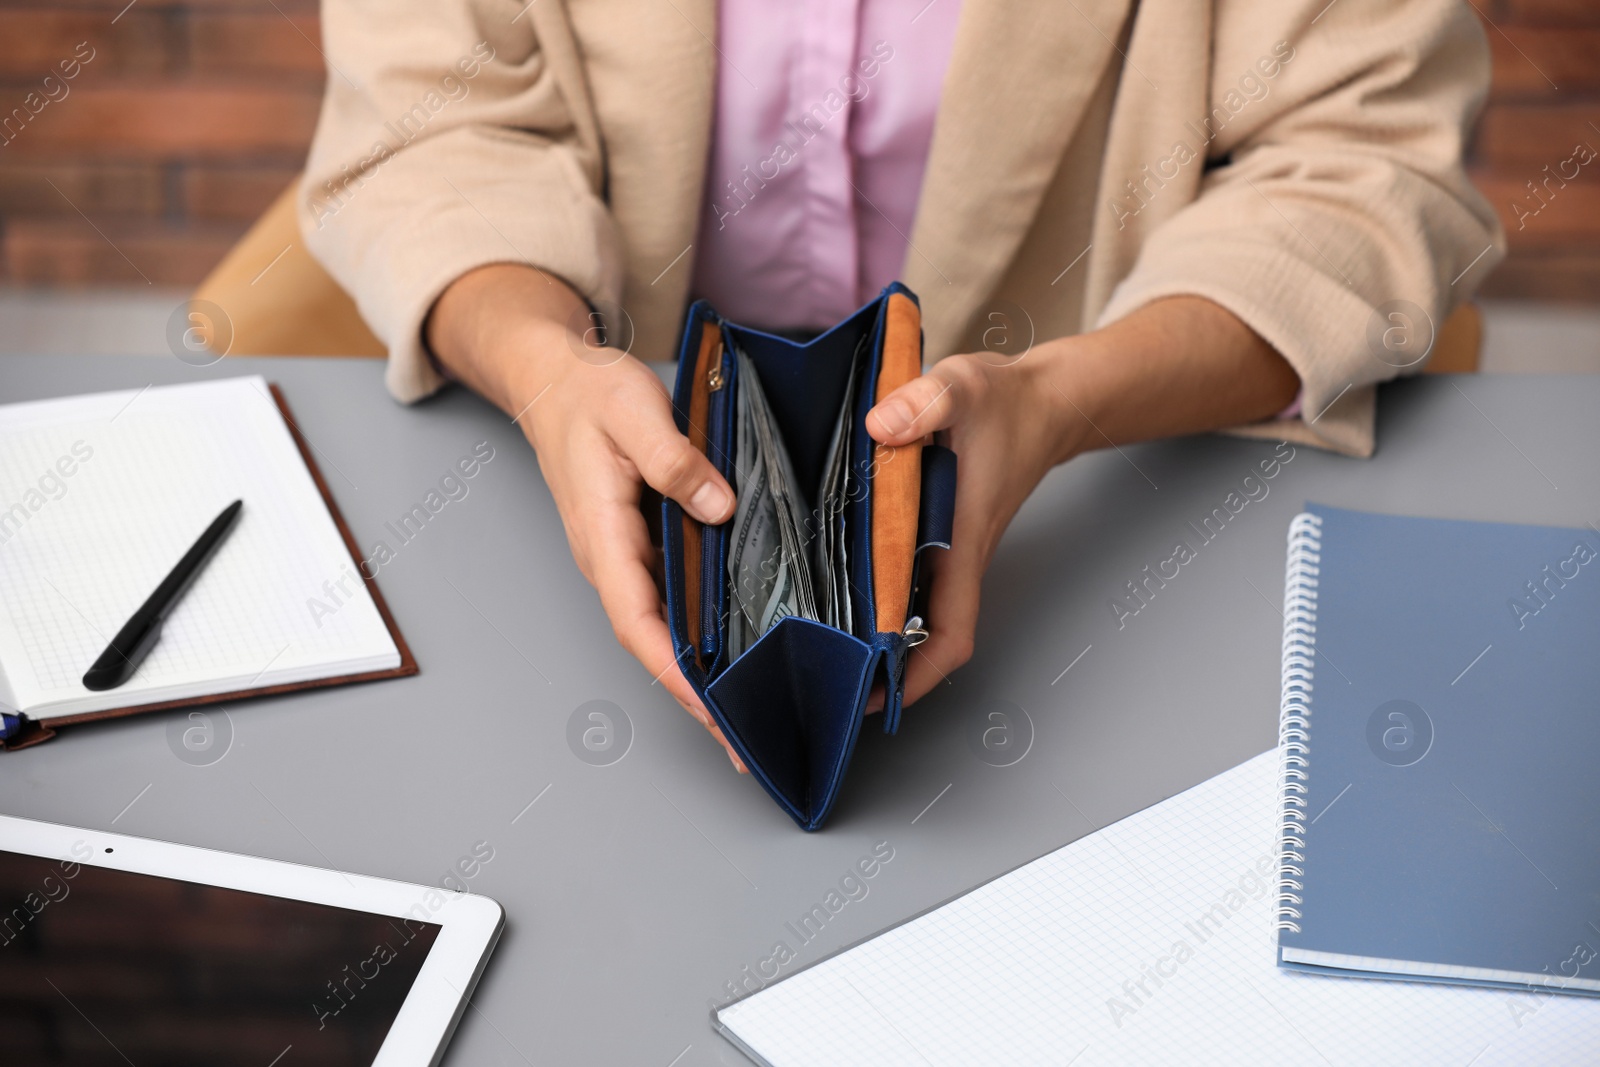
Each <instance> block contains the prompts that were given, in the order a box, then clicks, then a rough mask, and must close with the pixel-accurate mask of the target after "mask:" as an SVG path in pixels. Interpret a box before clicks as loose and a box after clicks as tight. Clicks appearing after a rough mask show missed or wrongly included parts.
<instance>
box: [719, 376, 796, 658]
mask: <svg viewBox="0 0 1600 1067" xmlns="http://www.w3.org/2000/svg"><path fill="white" fill-rule="evenodd" d="M735 358H736V359H737V360H738V365H739V366H738V372H737V375H736V376H735V379H734V383H735V386H734V388H735V396H734V418H735V420H736V423H735V427H736V429H735V433H736V441H735V447H734V479H735V485H734V490H735V492H736V493H737V495H738V505H737V507H736V509H735V511H734V516H733V529H732V531H731V533H730V537H729V541H728V583H729V591H730V594H731V595H730V597H729V607H730V610H729V613H728V633H727V638H726V643H725V647H726V649H727V654H728V660H729V661H730V662H731V661H732V660H733V659H736V658H737V657H738V656H739V655H741V654H742V653H743V652H744V650H745V649H747V648H749V647H750V646H751V645H752V644H754V643H755V642H756V640H757V639H759V638H760V636H761V635H762V634H764V633H766V632H767V630H769V629H770V628H771V627H772V626H773V624H775V623H776V622H777V621H778V620H779V619H781V618H784V617H785V616H788V615H799V616H801V617H803V618H808V619H816V618H818V614H817V604H816V597H815V594H814V592H813V589H812V576H811V564H810V554H809V551H808V542H809V536H808V529H807V524H806V521H805V520H806V515H805V503H804V498H803V497H802V496H801V494H800V492H799V489H798V486H797V485H796V482H795V476H794V469H793V466H792V465H791V463H790V460H789V454H788V450H787V449H785V448H784V446H783V441H782V439H781V438H780V436H779V435H778V430H777V423H776V421H775V420H774V419H773V416H772V410H771V408H770V407H769V406H768V404H767V398H766V394H765V393H764V392H763V391H762V389H761V380H760V378H759V377H758V376H757V373H756V369H755V365H754V364H753V363H752V362H751V361H750V357H749V356H748V355H746V354H745V353H744V352H742V351H738V350H737V349H736V350H735Z"/></svg>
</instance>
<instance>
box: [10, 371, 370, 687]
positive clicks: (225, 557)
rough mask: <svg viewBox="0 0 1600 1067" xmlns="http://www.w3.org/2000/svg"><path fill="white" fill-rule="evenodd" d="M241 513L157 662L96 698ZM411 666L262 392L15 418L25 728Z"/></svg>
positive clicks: (133, 401)
mask: <svg viewBox="0 0 1600 1067" xmlns="http://www.w3.org/2000/svg"><path fill="white" fill-rule="evenodd" d="M236 498H237V499H243V500H244V510H243V513H242V515H241V516H240V519H239V521H238V524H237V525H236V526H235V528H234V530H233V532H232V534H231V535H230V536H229V537H228V539H227V541H226V542H225V543H224V544H223V546H222V548H221V549H220V550H219V551H218V552H217V554H216V556H215V557H214V558H213V559H212V560H211V562H210V563H209V564H208V565H207V567H206V569H205V570H204V572H202V574H201V576H200V578H199V579H198V580H197V581H196V583H195V585H194V586H193V587H192V588H191V589H190V590H189V592H188V594H187V595H186V596H185V597H184V599H183V600H182V601H181V602H180V603H179V605H178V606H177V608H176V609H175V610H174V611H173V613H172V614H171V615H170V616H169V617H168V619H167V622H166V625H165V628H164V629H163V631H162V635H161V639H160V641H159V643H158V644H157V645H156V647H155V648H154V650H153V651H152V652H151V653H150V655H149V657H148V658H147V659H146V660H145V661H144V663H143V664H142V665H141V666H140V668H139V670H138V671H137V672H136V673H135V674H134V676H133V678H132V679H130V680H129V681H128V682H127V683H125V684H124V685H123V686H121V687H119V688H118V689H115V690H111V691H109V692H106V693H98V694H91V693H89V691H88V690H86V689H84V688H83V685H82V682H81V679H82V677H83V673H84V671H85V670H87V669H88V667H89V665H90V664H91V663H93V662H94V660H95V658H96V657H97V656H99V654H100V653H101V651H103V650H104V649H105V647H106V645H107V644H108V643H109V642H110V640H111V638H112V636H113V635H115V634H116V632H117V630H118V629H120V628H121V627H122V625H123V623H125V622H126V621H127V620H128V618H129V616H131V615H132V614H133V612H134V611H135V610H136V609H137V608H138V607H139V605H140V604H141V603H143V602H144V600H145V598H146V597H148V596H149V594H150V592H151V591H152V590H153V589H154V588H155V587H156V585H157V584H159V583H160V581H161V579H162V578H163V577H165V576H166V574H167V573H168V572H169V571H171V569H172V568H173V566H174V565H175V564H176V563H177V562H178V560H179V558H180V557H182V555H183V553H184V552H185V551H187V550H188V548H189V547H190V545H192V544H193V543H194V541H195V540H196V539H197V538H198V537H199V536H200V533H201V532H202V531H203V530H204V529H205V528H206V526H207V525H209V524H210V522H211V521H212V520H213V519H214V518H216V516H217V514H218V513H219V512H220V511H221V510H222V509H223V508H224V507H225V506H227V505H228V504H229V503H230V502H231V501H233V500H234V499H236ZM318 605H320V607H319V606H318ZM398 664H399V652H398V649H397V648H396V647H395V644H394V641H393V639H392V638H391V637H390V636H389V633H388V630H387V628H386V627H385V626H384V624H383V620H382V618H381V617H380V616H379V614H378V611H377V608H376V606H375V605H374V603H373V601H372V598H371V596H370V595H369V594H368V593H367V591H366V589H365V588H364V587H363V586H362V584H361V582H360V581H359V580H358V575H357V571H356V563H355V561H353V560H352V559H351V558H350V553H349V552H348V550H347V549H346V548H345V545H344V542H343V540H342V539H341V538H340V536H339V532H338V529H337V528H336V527H335V526H334V523H333V519H332V516H331V515H329V513H328V509H327V507H326V505H325V504H324V503H323V500H322V496H321V494H320V493H319V492H318V491H317V488H316V485H315V483H314V482H313V481H312V479H311V475H310V472H309V471H308V470H307V469H306V466H305V462H304V460H303V459H302V458H301V456H300V453H299V450H298V448H297V447H296V445H295V443H294V440H293V438H292V437H291V436H290V434H289V431H288V427H287V426H286V424H285V423H284V421H283V417H282V415H281V413H280V412H279V410H278V408H277V405H276V404H275V403H274V401H273V400H272V398H271V394H270V392H269V391H268V388H267V385H266V383H265V381H263V380H262V379H261V378H259V377H249V378H230V379H223V380H220V381H215V382H207V383H203V384H196V385H183V386H171V387H167V388H160V389H155V388H152V389H147V390H143V391H138V392H134V391H130V392H126V393H112V394H97V395H94V396H87V397H75V398H69V399H65V400H53V401H41V402H37V403H29V404H12V405H6V406H4V407H0V668H3V670H4V673H5V679H6V682H7V683H8V685H7V688H8V689H9V690H10V695H11V696H12V697H13V698H14V701H15V703H16V704H17V705H18V706H19V707H20V708H22V709H23V710H24V711H28V712H29V713H30V714H33V715H35V716H36V717H42V718H47V717H48V716H49V715H50V714H51V713H54V714H69V713H73V712H78V711H90V710H96V709H97V708H99V707H119V706H125V705H129V704H137V703H148V702H153V701H155V700H162V699H178V698H181V697H184V696H193V695H199V694H201V693H205V692H222V691H226V690H228V689H234V688H243V687H255V686H266V685H274V684H280V683H285V682H293V681H304V680H307V679H310V678H317V677H328V676H332V675H336V674H343V673H353V672H355V671H362V670H374V669H380V668H383V667H393V666H397V665H398Z"/></svg>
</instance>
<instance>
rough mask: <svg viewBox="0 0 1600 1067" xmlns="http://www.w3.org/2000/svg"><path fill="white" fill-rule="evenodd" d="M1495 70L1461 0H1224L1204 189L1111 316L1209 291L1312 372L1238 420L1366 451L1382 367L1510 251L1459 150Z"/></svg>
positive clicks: (1410, 355)
mask: <svg viewBox="0 0 1600 1067" xmlns="http://www.w3.org/2000/svg"><path fill="white" fill-rule="evenodd" d="M1272 71H1275V73H1273V74H1272V76H1270V77H1269V76H1268V72H1272ZM1488 84H1489V57H1488V45H1487V42H1486V40H1485V38H1484V33H1483V29H1482V27H1481V26H1480V25H1479V23H1478V21H1477V19H1476V18H1475V17H1474V16H1473V15H1472V13H1471V11H1470V10H1468V8H1467V7H1466V6H1465V5H1463V4H1461V3H1459V0H1406V2H1403V3H1399V2H1395V0H1335V2H1334V3H1333V4H1328V3H1327V0H1309V2H1302V0H1294V2H1284V0H1231V2H1230V0H1221V2H1219V3H1218V4H1217V8H1216V15H1215V23H1214V40H1213V58H1212V63H1211V74H1210V83H1209V93H1210V101H1209V103H1210V106H1211V108H1212V111H1211V114H1210V116H1209V117H1208V118H1206V119H1204V120H1202V119H1201V118H1200V117H1199V116H1197V117H1196V121H1195V123H1194V126H1195V127H1196V128H1200V127H1201V126H1202V125H1204V129H1205V132H1206V133H1207V134H1208V135H1212V136H1213V139H1212V140H1211V142H1210V145H1209V147H1208V149H1207V151H1206V156H1207V161H1206V162H1207V167H1208V169H1207V172H1206V174H1205V177H1204V178H1203V179H1202V181H1201V186H1200V192H1199V195H1198V197H1197V198H1196V199H1195V200H1193V201H1192V202H1191V203H1189V204H1187V205H1186V206H1184V207H1183V208H1182V209H1181V210H1179V211H1178V212H1177V213H1175V214H1174V215H1173V216H1172V217H1170V218H1168V219H1166V220H1165V221H1163V222H1162V223H1160V224H1159V225H1158V226H1157V227H1156V228H1155V229H1154V230H1152V232H1151V233H1150V234H1149V235H1148V236H1147V238H1146V240H1145V242H1144V244H1143V246H1142V247H1141V249H1140V252H1139V257H1138V259H1137V261H1136V262H1135V264H1134V268H1133V270H1132V271H1131V273H1130V274H1129V275H1128V276H1127V277H1126V278H1124V279H1123V280H1122V282H1121V283H1120V284H1119V285H1118V286H1117V288H1116V289H1115V290H1114V291H1113V293H1112V295H1111V299H1110V301H1109V302H1108V304H1107V306H1106V307H1105V309H1104V311H1103V312H1102V314H1101V316H1100V321H1101V322H1102V323H1105V322H1110V321H1113V320H1115V319H1118V318H1120V317H1122V316H1124V315H1126V314H1128V313H1129V312H1130V311H1133V310H1134V309H1135V308H1137V307H1139V306H1140V305H1142V304H1145V303H1148V302H1149V301H1151V300H1154V299H1157V298H1160V297H1163V296H1171V295H1179V294H1188V295H1197V296H1203V297H1206V298H1208V299H1210V300H1213V301H1215V302H1216V303H1218V304H1220V305H1222V306H1223V307H1225V308H1227V309H1228V310H1229V311H1231V312H1233V313H1234V314H1235V315H1237V316H1238V317H1239V318H1240V319H1242V320H1243V321H1244V322H1245V323H1246V324H1248V325H1249V326H1250V327H1251V328H1252V329H1253V330H1255V332H1256V333H1257V334H1259V335H1260V336H1261V337H1262V338H1264V339H1265V340H1266V341H1268V342H1269V343H1270V344H1272V345H1273V346H1274V347H1275V348H1276V349H1277V350H1278V352H1280V353H1281V354H1282V355H1283V356H1284V358H1285V359H1287V360H1288V361H1289V363H1290V364H1291V365H1292V366H1293V367H1294V369H1295V370H1296V371H1297V372H1298V373H1299V375H1300V381H1301V384H1302V392H1301V403H1300V414H1299V415H1297V416H1296V417H1294V418H1292V419H1285V420H1280V421H1278V422H1275V423H1268V424H1264V425H1261V426H1257V427H1250V428H1246V430H1245V432H1252V431H1253V432H1255V433H1259V434H1270V435H1271V436H1273V437H1290V438H1294V439H1297V440H1300V441H1302V442H1305V443H1308V444H1315V445H1320V446H1322V447H1326V448H1332V449H1335V450H1338V451H1341V452H1346V453H1349V454H1352V455H1370V454H1371V452H1372V450H1373V445H1374V441H1373V422H1374V419H1373V410H1374V395H1375V383H1377V382H1379V381H1382V380H1384V379H1387V378H1393V377H1395V376H1397V375H1400V374H1406V373H1415V372H1417V371H1419V370H1420V369H1421V366H1422V362H1423V360H1422V356H1423V354H1424V352H1425V351H1426V350H1427V346H1428V345H1429V344H1430V343H1431V339H1432V337H1433V336H1434V335H1435V334H1436V332H1437V329H1438V327H1440V326H1441V325H1442V324H1443V322H1444V319H1445V317H1446V316H1447V315H1448V314H1449V312H1450V311H1451V310H1452V309H1453V308H1454V307H1455V306H1456V305H1457V304H1459V303H1461V302H1463V301H1464V300H1465V299H1467V297H1468V296H1469V295H1470V290H1471V289H1472V288H1473V287H1474V285H1475V284H1476V282H1477V281H1478V280H1479V279H1481V278H1483V277H1484V276H1485V275H1486V274H1487V273H1488V271H1489V269H1490V268H1491V267H1493V266H1494V264H1495V263H1497V262H1498V261H1499V259H1500V258H1501V257H1502V255H1503V254H1504V244H1505V237H1504V233H1503V232H1502V230H1501V228H1500V224H1499V222H1498V220H1497V218H1496V216H1495V214H1494V212H1493V210H1492V209H1491V208H1490V206H1489V205H1488V203H1487V202H1486V201H1485V200H1484V199H1483V197H1482V196H1480V195H1479V194H1478V192H1477V191H1476V190H1475V189H1474V188H1473V187H1472V185H1471V184H1470V183H1469V181H1468V180H1467V176H1466V173H1465V171H1464V170H1463V167H1462V152H1463V148H1464V144H1465V141H1466V138H1467V136H1468V134H1469V132H1470V128H1471V125H1472V123H1473V121H1474V120H1475V118H1476V116H1477V113H1478V111H1479V109H1480V108H1481V106H1482V103H1483V99H1484V96H1485V94H1486V92H1487V90H1488ZM1417 310H1420V312H1421V318H1419V317H1418V315H1417V314H1416V312H1417Z"/></svg>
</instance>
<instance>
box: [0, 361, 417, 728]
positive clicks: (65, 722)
mask: <svg viewBox="0 0 1600 1067" xmlns="http://www.w3.org/2000/svg"><path fill="white" fill-rule="evenodd" d="M268 388H270V389H271V390H272V399H273V400H275V401H277V403H278V410H279V412H281V413H282V415H283V421H284V422H285V423H287V424H288V426H289V433H290V434H291V435H292V436H293V437H294V443H295V445H296V446H297V447H298V448H299V449H300V458H301V459H302V460H304V461H305V465H306V469H307V470H308V471H310V472H311V480H312V481H313V482H315V483H316V485H317V491H318V492H319V493H321V494H322V502H323V503H324V504H326V505H327V508H328V514H329V515H331V516H333V524H334V525H335V526H337V527H338V528H339V536H340V537H342V538H343V539H344V545H345V548H346V549H348V550H349V552H350V558H351V562H353V563H354V564H355V565H356V572H357V573H358V574H360V575H361V580H362V581H363V582H365V583H366V585H367V592H369V593H371V594H372V602H373V603H374V604H376V605H377V608H378V614H379V615H380V616H381V617H382V618H383V624H384V625H385V626H387V627H388V628H389V636H390V637H392V638H393V639H394V644H395V648H397V649H398V650H399V651H400V665H399V666H398V667H390V668H388V669H386V670H381V671H364V672H362V673H360V674H343V675H339V676H338V677H334V678H314V679H312V680H310V681H305V682H293V683H291V684H288V685H264V686H260V687H258V688H255V689H236V690H234V691H233V692H230V693H210V694H208V695H206V696H199V697H189V698H187V699H185V700H164V701H160V702H158V703H154V704H136V705H134V706H132V707H127V708H108V709H106V710H105V711H88V712H84V713H83V714H81V715H63V716H61V717H60V718H53V719H51V720H50V722H49V723H41V722H37V721H35V720H33V719H28V720H27V722H26V723H25V724H24V725H23V728H22V730H21V732H19V733H17V734H16V735H15V736H13V737H10V738H8V739H6V740H4V741H0V751H7V752H9V751H14V750H16V749H19V748H27V747H29V746H30V745H37V744H39V743H41V742H44V741H48V740H50V739H51V738H52V737H54V736H55V735H56V731H57V729H59V728H60V727H63V726H75V725H77V724H78V723H81V722H98V721H99V720H101V719H120V718H123V717H124V716H127V715H142V714H144V713H145V712H147V711H168V710H170V709H172V708H188V707H195V706H197V705H202V704H220V703H222V702H223V701H226V700H242V699H244V698H246V697H262V696H275V695H277V694H279V693H292V692H296V691H297V690H301V689H317V688H321V687H322V686H328V685H347V684H349V683H352V682H375V681H377V680H378V679H380V678H401V677H404V676H406V675H408V674H416V673H417V660H416V657H414V656H413V655H412V654H411V647H410V646H409V645H407V644H406V639H405V638H404V637H403V636H401V634H400V627H398V626H396V625H395V621H394V616H393V615H391V614H390V613H389V605H388V604H387V603H385V602H384V599H383V594H382V593H380V592H379V591H378V583H377V581H376V580H375V579H373V578H370V577H368V576H367V572H366V571H365V570H364V569H363V568H362V567H361V549H360V548H359V547H358V546H357V545H356V539H355V536H354V535H353V534H351V533H350V527H349V526H348V525H346V524H345V521H344V516H343V515H341V514H340V513H339V505H338V504H337V503H336V502H335V501H334V499H333V494H332V493H330V492H328V483H327V482H326V481H325V480H324V479H323V477H322V471H321V470H319V469H318V468H317V462H316V460H315V459H313V458H312V456H311V446H310V445H309V443H308V442H307V441H306V438H305V435H304V434H302V433H301V432H300V426H299V424H297V423H296V422H295V421H294V416H293V415H291V414H290V413H289V403H288V401H286V400H285V399H284V398H283V390H281V389H279V388H278V387H277V386H276V385H270V384H269V386H268Z"/></svg>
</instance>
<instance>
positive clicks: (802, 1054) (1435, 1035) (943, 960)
mask: <svg viewBox="0 0 1600 1067" xmlns="http://www.w3.org/2000/svg"><path fill="white" fill-rule="evenodd" d="M1277 798H1278V755H1277V753H1276V751H1272V752H1264V753H1262V754H1261V755H1259V756H1257V757H1255V758H1254V759H1252V760H1250V761H1248V762H1246V763H1243V764H1241V765H1239V766H1238V767H1235V768H1234V769H1233V770H1231V771H1228V772H1226V773H1224V774H1221V775H1219V776H1217V777H1216V778H1213V779H1211V780H1210V781H1208V782H1205V783H1203V784H1201V785H1198V786H1196V787H1195V788H1193V789H1191V790H1189V791H1187V792H1185V793H1181V794H1179V795H1177V796H1175V797H1172V798H1171V799H1169V800H1167V801H1164V802H1163V803H1161V804H1157V805H1155V806H1154V807H1151V808H1147V809H1145V810H1144V811H1141V812H1138V813H1136V814H1134V815H1131V816H1129V817H1128V818H1126V819H1124V820H1122V821H1121V822H1119V823H1115V824H1114V825H1112V826H1109V827H1107V828H1105V829H1104V830H1101V831H1100V832H1098V833H1095V834H1092V835H1090V836H1088V837H1085V838H1083V839H1081V840H1079V841H1076V842H1074V843H1072V844H1070V845H1067V846H1066V847H1065V848H1062V849H1059V850H1058V851H1056V852H1052V853H1050V854H1049V855H1047V856H1044V857H1042V858H1040V859H1038V860H1035V861H1033V862H1032V863H1030V864H1028V865H1027V866H1025V867H1021V868H1019V869H1017V870H1015V871H1012V872H1011V873H1009V874H1006V875H1003V876H1002V877H1000V878H998V879H996V880H995V881H993V882H990V883H989V884H987V885H985V886H982V887H980V888H978V889H975V890H973V891H972V892H970V893H968V894H967V895H965V896H963V897H959V898H957V899H956V900H953V901H951V902H949V903H947V904H945V905H943V906H941V907H939V908H936V909H934V910H933V911H930V912H928V913H926V914H924V915H922V916H919V917H918V918H915V919H912V920H910V921H909V922H906V923H905V924H903V925H901V926H898V927H895V928H894V929H892V930H889V931H887V932H886V933H883V934H880V935H879V936H877V937H876V938H873V939H872V940H870V941H867V942H864V943H863V944H860V945H857V946H856V947H854V948H851V949H848V950H846V951H844V952H841V953H839V954H837V955H835V956H832V957H830V958H828V959H826V960H823V961H822V962H821V963H818V964H816V965H815V966H813V967H810V968H809V969H807V970H804V971H800V972H798V973H796V974H795V975H793V976H791V977H789V978H787V979H785V980H783V981H780V982H777V983H775V984H773V985H770V986H768V987H766V988H765V989H763V990H761V991H759V992H757V993H754V994H752V995H751V996H749V997H748V998H746V999H744V1000H741V1001H738V1002H736V1003H734V1004H731V1005H728V1006H727V1007H724V1008H722V1009H720V1010H719V1011H717V1012H716V1013H715V1020H716V1023H717V1026H718V1028H719V1029H720V1030H721V1031H722V1032H723V1033H724V1034H725V1035H726V1036H727V1037H729V1038H730V1039H731V1040H732V1041H733V1042H734V1043H735V1044H736V1045H738V1046H740V1047H741V1048H742V1049H743V1050H744V1051H745V1052H746V1053H747V1054H749V1055H750V1056H751V1057H752V1058H754V1059H756V1061H757V1062H759V1063H763V1064H767V1065H769V1067H802V1065H804V1067H812V1065H815V1067H844V1065H849V1064H873V1065H875V1067H894V1065H905V1067H930V1065H934V1067H944V1065H946V1064H949V1065H963V1067H966V1065H973V1064H1004V1065H1007V1067H1014V1065H1028V1064H1051V1065H1054V1067H1063V1065H1071V1067H1100V1065H1107V1064H1119V1065H1120V1064H1179V1063H1181V1064H1212V1063H1214V1064H1227V1065H1230V1067H1231V1065H1237V1064H1315V1065H1319V1067H1325V1065H1330V1064H1331V1065H1338V1067H1344V1065H1346V1064H1349V1065H1353V1067H1354V1065H1362V1067H1365V1065H1369V1064H1405V1065H1408V1067H1410V1065H1418V1064H1443V1065H1450V1067H1467V1065H1468V1064H1471V1065H1472V1067H1497V1065H1505V1064H1529V1063H1538V1064H1595V1063H1600V1002H1596V1001H1593V1000H1588V999H1583V998H1576V997H1565V996H1557V995H1554V994H1534V993H1521V992H1508V991H1506V990H1493V989H1477V988H1465V987H1451V986H1439V985H1423V984H1412V983H1404V982H1384V981H1363V980H1358V979H1348V978H1331V977H1321V976H1314V975H1305V974H1298V973H1295V972H1292V971H1286V970H1282V969H1280V968H1279V967H1278V966H1277V964H1276V941H1275V937H1274V933H1275V930H1274V923H1275V921H1276V912H1275V910H1274V886H1273V883H1274V882H1275V880H1276V877H1277V845H1278V841H1277V830H1278V804H1277ZM1372 906H1373V908H1374V909H1375V910H1377V909H1381V908H1382V901H1380V900H1373V901H1372ZM1392 921H1396V922H1403V921H1405V917H1404V916H1393V917H1392ZM1597 947H1600V946H1597ZM1185 950H1186V951H1185ZM1180 957H1181V959H1180ZM1141 983H1142V984H1141Z"/></svg>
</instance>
